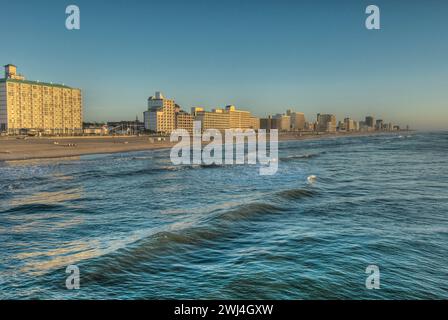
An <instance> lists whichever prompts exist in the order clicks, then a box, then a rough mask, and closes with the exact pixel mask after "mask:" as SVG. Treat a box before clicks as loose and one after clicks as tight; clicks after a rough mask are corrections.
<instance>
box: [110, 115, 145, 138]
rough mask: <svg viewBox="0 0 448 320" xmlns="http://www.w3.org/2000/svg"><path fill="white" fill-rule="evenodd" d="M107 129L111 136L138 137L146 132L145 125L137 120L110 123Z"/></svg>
mask: <svg viewBox="0 0 448 320" xmlns="http://www.w3.org/2000/svg"><path fill="white" fill-rule="evenodd" d="M107 128H108V132H109V133H110V134H128V135H136V134H139V133H141V132H143V131H144V130H145V124H144V123H143V122H141V121H139V120H138V118H136V119H135V120H134V121H109V122H108V123H107Z"/></svg>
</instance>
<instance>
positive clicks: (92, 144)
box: [0, 132, 398, 161]
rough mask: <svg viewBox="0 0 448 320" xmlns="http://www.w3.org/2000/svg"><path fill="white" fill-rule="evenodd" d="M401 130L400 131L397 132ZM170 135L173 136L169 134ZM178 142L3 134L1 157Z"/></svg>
mask: <svg viewBox="0 0 448 320" xmlns="http://www.w3.org/2000/svg"><path fill="white" fill-rule="evenodd" d="M395 133H396V134H398V133H397V132H395ZM374 134H391V133H390V132H354V133H335V134H319V135H317V134H302V135H300V134H298V133H287V134H281V135H280V136H279V140H280V141H287V140H305V139H324V138H334V137H344V136H361V135H374ZM166 139H169V138H166ZM173 145H174V143H171V142H169V140H168V141H157V139H154V138H150V137H148V136H140V137H136V136H126V137H111V136H104V137H65V138H60V137H42V138H35V137H26V138H24V137H20V138H18V137H1V138H0V161H8V160H31V159H47V158H62V157H64V158H65V157H73V156H81V155H87V154H103V153H119V152H130V151H143V150H151V149H161V148H169V147H171V146H173Z"/></svg>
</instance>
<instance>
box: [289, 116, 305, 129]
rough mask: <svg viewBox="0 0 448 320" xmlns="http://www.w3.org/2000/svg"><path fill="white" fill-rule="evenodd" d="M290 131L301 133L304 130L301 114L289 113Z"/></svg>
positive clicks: (303, 118)
mask: <svg viewBox="0 0 448 320" xmlns="http://www.w3.org/2000/svg"><path fill="white" fill-rule="evenodd" d="M289 116H290V117H291V130H293V131H302V130H304V129H305V114H304V113H303V112H290V114H289Z"/></svg>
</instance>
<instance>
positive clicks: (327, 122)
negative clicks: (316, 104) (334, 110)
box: [317, 113, 336, 132]
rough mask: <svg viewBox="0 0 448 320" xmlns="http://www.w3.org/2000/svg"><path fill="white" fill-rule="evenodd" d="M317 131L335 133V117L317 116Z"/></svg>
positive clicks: (330, 115) (327, 115) (331, 115)
mask: <svg viewBox="0 0 448 320" xmlns="http://www.w3.org/2000/svg"><path fill="white" fill-rule="evenodd" d="M317 131H319V132H335V131H336V116H335V115H333V114H320V113H318V114H317Z"/></svg>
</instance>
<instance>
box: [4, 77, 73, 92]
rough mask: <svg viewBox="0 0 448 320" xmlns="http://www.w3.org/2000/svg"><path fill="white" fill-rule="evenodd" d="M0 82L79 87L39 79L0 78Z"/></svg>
mask: <svg viewBox="0 0 448 320" xmlns="http://www.w3.org/2000/svg"><path fill="white" fill-rule="evenodd" d="M0 82H17V83H26V84H30V85H41V86H48V87H56V88H65V89H78V90H80V89H79V88H72V87H69V86H66V85H63V84H57V83H48V82H40V81H30V80H19V79H6V78H3V79H0Z"/></svg>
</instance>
